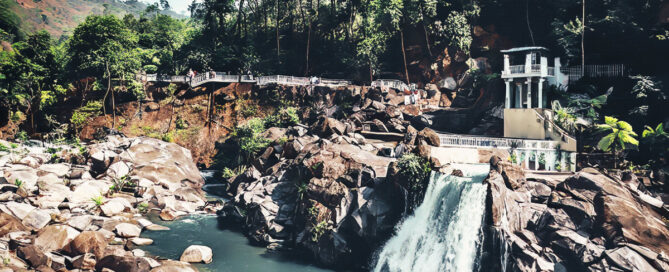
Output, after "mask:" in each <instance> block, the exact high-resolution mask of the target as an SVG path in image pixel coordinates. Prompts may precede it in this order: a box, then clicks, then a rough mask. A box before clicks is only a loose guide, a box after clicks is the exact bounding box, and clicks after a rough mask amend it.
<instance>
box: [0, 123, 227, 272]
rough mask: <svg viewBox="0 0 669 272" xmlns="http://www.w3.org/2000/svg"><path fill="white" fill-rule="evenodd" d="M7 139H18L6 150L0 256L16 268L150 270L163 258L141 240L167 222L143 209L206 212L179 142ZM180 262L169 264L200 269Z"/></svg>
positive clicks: (1, 168)
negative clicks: (153, 254) (87, 143)
mask: <svg viewBox="0 0 669 272" xmlns="http://www.w3.org/2000/svg"><path fill="white" fill-rule="evenodd" d="M5 146H16V147H12V150H11V151H10V152H6V151H0V255H1V256H2V257H3V263H6V264H7V265H6V268H9V269H11V270H15V271H23V269H30V270H37V271H65V270H66V269H81V270H82V271H93V270H97V271H105V270H113V271H149V270H151V269H154V268H157V267H160V263H159V262H158V261H156V260H154V259H152V258H149V257H145V256H144V255H145V253H144V252H143V251H142V250H139V249H135V246H136V245H146V244H150V243H151V242H152V241H151V240H150V239H145V238H138V236H139V235H140V234H141V231H142V229H146V230H147V231H151V230H160V229H161V228H160V226H158V225H155V224H153V223H151V222H150V221H148V220H147V219H145V218H142V214H141V212H142V211H143V212H146V211H148V209H149V208H152V207H155V208H158V209H162V210H169V211H172V212H173V213H174V215H175V216H178V215H182V214H188V213H195V212H201V213H204V211H202V210H204V209H203V208H204V206H205V204H206V202H205V199H204V194H203V193H202V191H201V186H202V184H203V183H204V182H203V180H202V178H201V177H200V175H199V170H198V169H197V168H196V167H195V164H194V163H193V162H192V158H191V157H190V153H189V151H188V150H186V149H184V148H181V147H179V146H177V145H174V144H170V143H165V142H161V141H158V140H155V139H146V138H123V137H117V136H113V137H108V138H107V141H106V142H103V143H99V144H96V145H92V146H87V147H82V148H75V147H73V146H67V145H52V144H42V143H40V144H33V143H31V142H28V143H26V144H13V145H10V144H6V145H5ZM85 149H87V150H89V151H90V152H85V153H84V154H81V153H80V151H81V150H85ZM53 152H55V153H53ZM89 154H90V155H89ZM83 163H86V164H83ZM207 210H211V211H213V210H215V208H213V207H208V208H207ZM124 245H125V246H124ZM177 263H178V264H179V265H175V264H177ZM175 264H172V265H171V266H170V267H165V268H164V269H163V270H164V271H172V270H170V269H181V270H183V271H196V270H195V269H194V268H192V267H190V265H188V264H184V263H179V262H176V263H175ZM3 268H5V266H4V265H3Z"/></svg>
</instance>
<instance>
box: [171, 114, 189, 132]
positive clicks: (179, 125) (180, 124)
mask: <svg viewBox="0 0 669 272" xmlns="http://www.w3.org/2000/svg"><path fill="white" fill-rule="evenodd" d="M174 124H175V125H176V128H177V129H187V128H188V124H186V121H184V119H181V117H180V116H177V120H176V121H175V122H174Z"/></svg>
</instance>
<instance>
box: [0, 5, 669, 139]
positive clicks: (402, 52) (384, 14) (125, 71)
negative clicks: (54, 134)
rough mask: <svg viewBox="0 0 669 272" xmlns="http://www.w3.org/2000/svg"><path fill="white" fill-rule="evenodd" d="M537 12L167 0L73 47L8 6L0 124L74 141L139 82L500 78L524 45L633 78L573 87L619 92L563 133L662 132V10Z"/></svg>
mask: <svg viewBox="0 0 669 272" xmlns="http://www.w3.org/2000/svg"><path fill="white" fill-rule="evenodd" d="M539 3H540V2H539V1H530V0H525V1H517V0H454V1H435V0H351V1H345V0H331V1H327V0H322V1H321V0H316V1H314V0H291V1H276V0H275V1H263V0H238V1H233V0H204V1H197V2H195V1H194V2H193V3H192V4H191V5H190V7H189V10H190V18H185V19H177V18H174V17H172V16H170V15H167V11H169V10H170V6H169V3H168V2H167V1H166V0H162V1H160V2H156V3H155V4H152V5H149V6H147V8H146V9H145V10H144V11H143V12H142V13H141V14H140V15H139V16H135V15H132V14H127V15H125V16H123V17H118V16H116V15H112V14H106V15H105V14H103V15H90V16H88V17H87V18H85V20H84V21H83V22H81V23H80V24H79V25H78V26H77V27H76V28H75V29H74V30H73V31H72V33H71V35H67V36H63V37H52V36H51V35H50V34H49V33H47V32H45V31H38V32H34V33H23V31H22V28H21V21H20V20H19V19H18V17H17V16H16V14H14V13H13V12H12V10H11V9H9V8H6V7H9V4H11V3H10V2H9V1H7V0H3V1H0V5H2V8H0V40H2V51H1V52H0V104H1V105H2V106H1V108H2V111H1V113H0V119H2V123H1V125H2V126H6V125H7V124H8V122H9V123H12V124H15V125H16V126H17V127H18V128H17V129H15V131H21V132H23V133H24V134H26V133H27V134H32V133H35V132H40V131H43V132H44V131H50V130H53V129H56V128H58V127H59V124H61V123H68V122H69V123H70V124H71V126H70V127H69V129H68V131H67V132H70V133H72V132H74V133H76V131H77V129H78V128H80V127H81V126H82V125H83V124H84V123H85V122H86V120H87V118H88V117H90V116H93V115H98V114H101V113H105V114H106V113H109V112H110V109H109V107H110V106H111V107H113V105H114V104H116V103H118V102H119V101H116V100H115V99H120V100H121V101H130V100H140V99H142V98H143V97H144V95H145V94H144V90H143V85H142V84H141V83H140V82H138V81H137V80H136V74H137V73H139V72H146V73H163V74H185V73H186V71H188V70H189V69H194V70H196V71H209V70H215V71H225V72H231V73H244V74H246V73H251V74H255V75H270V74H288V75H299V76H303V75H317V76H324V77H332V78H347V79H352V80H354V81H355V82H357V83H361V84H367V83H368V82H370V80H373V79H376V78H397V79H401V80H403V81H406V82H410V83H418V85H419V86H423V85H424V84H426V83H437V82H439V81H440V80H443V79H444V78H446V77H454V78H458V77H460V76H462V75H463V74H465V73H468V72H471V71H470V70H474V69H476V68H475V67H470V66H468V65H466V64H464V65H456V63H467V60H469V59H475V58H484V59H485V61H486V62H487V63H488V67H484V68H486V69H485V71H479V72H484V73H488V74H494V73H499V72H498V71H501V69H502V68H501V60H502V57H501V54H500V53H499V50H501V49H506V48H510V47H514V46H527V45H536V46H544V47H547V48H549V49H550V50H551V52H552V53H553V54H554V55H555V56H560V57H562V59H563V60H562V62H563V64H564V65H565V66H575V65H580V64H582V63H585V64H624V65H626V67H627V69H628V71H629V74H630V76H632V77H630V78H625V79H623V80H617V81H616V82H608V81H605V82H602V81H601V80H593V81H588V79H585V80H582V82H577V83H576V84H575V87H574V88H571V89H570V91H573V92H582V93H585V94H587V95H588V97H598V96H600V95H602V94H605V93H606V91H607V89H608V88H609V87H611V86H614V85H615V86H616V88H615V89H614V92H613V94H610V95H609V96H608V103H599V104H598V102H597V101H596V100H587V99H581V100H578V99H577V100H574V99H571V100H569V101H564V100H563V103H569V104H570V105H569V106H572V107H571V108H569V110H568V111H562V112H560V111H558V112H559V113H564V114H563V115H560V116H563V121H564V123H565V126H566V127H569V126H570V125H569V124H566V123H569V122H571V123H574V124H575V123H577V122H576V121H575V120H576V119H577V118H576V116H577V115H578V116H583V117H589V118H590V119H591V120H592V121H593V122H600V123H601V122H602V121H604V119H603V116H604V115H611V116H615V117H618V118H620V119H624V120H627V121H629V122H630V123H632V125H633V126H634V128H635V129H636V130H637V132H638V133H641V130H642V129H643V128H644V126H646V125H650V126H652V127H653V128H656V125H657V124H659V123H661V122H664V121H666V120H665V119H666V118H667V114H666V110H665V109H664V108H663V107H664V106H665V105H666V101H667V93H669V92H668V91H667V89H668V88H669V86H668V85H667V84H664V85H663V84H662V81H664V82H669V81H668V80H667V72H666V71H667V69H664V65H665V62H666V60H667V59H669V50H667V48H669V47H668V46H667V45H668V44H669V40H668V39H669V28H668V25H669V19H668V18H669V15H667V14H669V5H667V3H666V2H663V1H661V0H644V1H641V2H639V1H634V0H617V1H608V0H590V1H568V0H556V1H549V2H541V3H540V5H539ZM637 75H641V76H637ZM600 102H601V101H600ZM604 102H606V101H604ZM579 103H580V104H579ZM583 103H585V105H582V104H583ZM573 104H578V105H577V106H580V107H573ZM587 105H593V106H591V107H588V106H587ZM565 106H567V105H565ZM565 108H566V107H565ZM75 109H76V110H75ZM593 109H596V110H597V112H593ZM65 112H67V114H63V113H65ZM565 116H566V117H565ZM573 126H574V127H576V125H573ZM572 131H577V129H576V128H574V129H572Z"/></svg>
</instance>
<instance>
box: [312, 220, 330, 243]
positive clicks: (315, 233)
mask: <svg viewBox="0 0 669 272" xmlns="http://www.w3.org/2000/svg"><path fill="white" fill-rule="evenodd" d="M327 229H328V222H325V221H320V222H318V224H316V225H314V228H313V229H311V241H312V242H314V243H315V242H318V240H319V239H321V236H323V234H325V231H326V230H327Z"/></svg>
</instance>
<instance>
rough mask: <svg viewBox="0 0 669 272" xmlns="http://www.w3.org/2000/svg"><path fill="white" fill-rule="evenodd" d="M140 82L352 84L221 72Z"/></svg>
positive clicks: (154, 76) (148, 77)
mask: <svg viewBox="0 0 669 272" xmlns="http://www.w3.org/2000/svg"><path fill="white" fill-rule="evenodd" d="M142 80H143V81H147V82H169V83H183V84H189V85H190V86H191V87H198V86H200V85H203V84H206V83H210V82H216V83H253V84H257V85H261V86H263V85H267V84H280V85H296V86H308V85H317V86H330V87H339V86H349V85H352V84H353V83H352V82H351V81H349V80H343V79H326V78H318V81H317V83H316V84H312V83H311V78H308V77H294V76H284V75H274V76H260V77H254V76H253V75H226V74H224V73H221V72H214V74H210V73H204V74H200V75H197V76H195V77H193V80H189V78H188V77H187V76H166V75H158V74H149V75H145V76H142Z"/></svg>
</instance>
